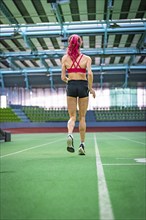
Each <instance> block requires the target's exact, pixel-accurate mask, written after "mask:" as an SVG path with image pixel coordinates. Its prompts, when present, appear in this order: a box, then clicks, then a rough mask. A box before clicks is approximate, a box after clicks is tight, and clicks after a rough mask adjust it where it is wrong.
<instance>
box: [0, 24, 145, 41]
mask: <svg viewBox="0 0 146 220" xmlns="http://www.w3.org/2000/svg"><path fill="white" fill-rule="evenodd" d="M73 23H74V22H72V23H71V24H67V23H63V29H62V28H61V27H60V24H59V23H57V24H54V25H52V26H51V25H49V24H48V26H46V25H44V26H40V25H37V24H36V25H35V26H34V25H33V26H29V25H28V26H26V25H25V26H23V25H19V28H18V30H17V33H18V35H20V36H21V35H22V37H23V33H24V31H25V35H26V36H28V37H32V38H33V37H36V36H37V37H60V36H62V34H63V31H65V34H67V35H71V34H74V33H76V34H79V35H88V36H89V35H97V34H98V35H104V33H105V29H106V31H107V34H129V33H130V34H134V33H135V34H136V33H143V32H144V31H146V25H145V23H146V20H144V21H143V22H139V23H138V22H137V23H133V22H131V23H130V24H128V23H119V24H118V23H117V25H118V27H117V28H113V27H110V26H109V27H108V26H107V24H106V22H105V23H104V24H96V23H93V24H90V23H89V24H87V23H84V22H80V23H78V24H73ZM75 23H76V22H75ZM112 23H113V22H112ZM16 27H17V26H15V25H11V26H8V27H6V26H5V27H4V26H3V25H1V38H7V37H8V38H13V37H15V35H16Z"/></svg>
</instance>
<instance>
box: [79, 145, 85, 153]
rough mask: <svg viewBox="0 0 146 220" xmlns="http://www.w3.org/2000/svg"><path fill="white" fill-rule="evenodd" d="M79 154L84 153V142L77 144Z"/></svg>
mask: <svg viewBox="0 0 146 220" xmlns="http://www.w3.org/2000/svg"><path fill="white" fill-rule="evenodd" d="M79 155H85V146H84V144H80V146H79Z"/></svg>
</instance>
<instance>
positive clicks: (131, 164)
mask: <svg viewBox="0 0 146 220" xmlns="http://www.w3.org/2000/svg"><path fill="white" fill-rule="evenodd" d="M102 165H103V166H142V165H145V166H146V163H136V164H133V163H103V164H102Z"/></svg>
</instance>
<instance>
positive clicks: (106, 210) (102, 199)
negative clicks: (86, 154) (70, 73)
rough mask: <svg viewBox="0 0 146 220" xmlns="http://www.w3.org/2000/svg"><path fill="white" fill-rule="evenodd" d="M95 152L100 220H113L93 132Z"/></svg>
mask: <svg viewBox="0 0 146 220" xmlns="http://www.w3.org/2000/svg"><path fill="white" fill-rule="evenodd" d="M94 143H95V153H96V168H97V179H98V182H97V184H98V194H99V213H100V220H109V219H110V220H114V215H113V210H112V206H111V201H110V197H109V192H108V189H107V184H106V180H105V176H104V170H103V166H102V162H101V159H100V154H99V150H98V145H97V140H96V136H95V134H94Z"/></svg>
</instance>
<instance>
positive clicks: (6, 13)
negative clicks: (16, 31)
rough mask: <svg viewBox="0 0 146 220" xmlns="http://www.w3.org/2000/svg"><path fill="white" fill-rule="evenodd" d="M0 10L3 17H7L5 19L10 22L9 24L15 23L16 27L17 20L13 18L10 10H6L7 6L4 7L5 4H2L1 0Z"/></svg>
mask: <svg viewBox="0 0 146 220" xmlns="http://www.w3.org/2000/svg"><path fill="white" fill-rule="evenodd" d="M0 10H1V12H2V13H3V15H4V16H5V18H7V20H8V21H9V22H10V24H17V26H16V27H18V22H17V20H16V19H15V18H14V16H13V15H12V14H11V12H10V11H9V10H8V8H7V7H6V5H5V4H4V2H3V0H1V2H0Z"/></svg>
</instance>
